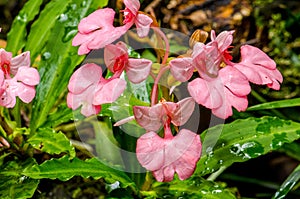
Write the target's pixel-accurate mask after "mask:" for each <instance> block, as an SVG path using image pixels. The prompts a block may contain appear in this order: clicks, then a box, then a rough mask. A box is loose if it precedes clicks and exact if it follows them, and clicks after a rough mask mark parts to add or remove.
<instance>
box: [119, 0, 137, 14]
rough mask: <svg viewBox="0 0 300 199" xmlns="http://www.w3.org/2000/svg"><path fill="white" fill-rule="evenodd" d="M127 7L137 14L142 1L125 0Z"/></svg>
mask: <svg viewBox="0 0 300 199" xmlns="http://www.w3.org/2000/svg"><path fill="white" fill-rule="evenodd" d="M123 2H124V4H125V7H126V8H128V9H129V10H130V11H131V13H132V14H133V15H134V16H136V15H137V14H138V11H139V9H140V1H139V0H124V1H123Z"/></svg>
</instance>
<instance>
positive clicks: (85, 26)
mask: <svg viewBox="0 0 300 199" xmlns="http://www.w3.org/2000/svg"><path fill="white" fill-rule="evenodd" d="M114 17H115V11H114V10H113V9H111V8H104V9H99V10H96V11H95V12H93V13H91V14H90V15H89V16H87V17H85V18H83V19H82V20H81V21H80V23H79V24H78V30H79V32H80V33H82V34H87V33H90V32H92V31H95V30H97V29H102V28H105V29H110V28H113V22H114Z"/></svg>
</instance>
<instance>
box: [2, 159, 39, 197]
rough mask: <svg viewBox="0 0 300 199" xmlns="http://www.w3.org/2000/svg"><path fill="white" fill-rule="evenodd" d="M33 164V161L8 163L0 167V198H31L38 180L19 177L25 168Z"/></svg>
mask: <svg viewBox="0 0 300 199" xmlns="http://www.w3.org/2000/svg"><path fill="white" fill-rule="evenodd" d="M34 164H35V161H34V160H33V159H27V160H26V161H20V160H15V161H9V162H7V163H6V164H5V165H2V166H1V167H0V169H1V170H0V197H1V198H5V199H9V198H20V199H23V198H31V197H32V195H33V194H34V192H35V190H36V188H37V186H38V184H39V180H37V179H32V178H28V177H26V176H24V175H21V174H20V173H21V171H22V170H23V169H24V168H26V167H31V166H33V165H34Z"/></svg>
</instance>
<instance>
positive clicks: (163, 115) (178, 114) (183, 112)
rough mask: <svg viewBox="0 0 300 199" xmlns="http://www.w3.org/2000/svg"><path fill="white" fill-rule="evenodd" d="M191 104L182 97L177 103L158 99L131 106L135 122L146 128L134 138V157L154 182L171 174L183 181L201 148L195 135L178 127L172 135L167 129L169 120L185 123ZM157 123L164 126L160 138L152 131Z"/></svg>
mask: <svg viewBox="0 0 300 199" xmlns="http://www.w3.org/2000/svg"><path fill="white" fill-rule="evenodd" d="M194 106H195V103H194V100H193V99H192V98H185V99H183V100H181V101H179V102H178V103H174V102H165V101H162V102H160V103H158V104H156V105H154V106H152V107H142V106H135V107H133V112H134V117H135V119H136V121H137V122H138V124H140V125H141V126H142V127H143V128H145V129H146V130H147V131H148V132H147V133H146V134H144V135H143V136H141V137H140V138H139V139H138V140H137V146H136V153H137V158H138V160H139V162H140V163H141V165H142V166H143V167H145V168H146V169H147V170H150V171H152V173H153V175H154V177H155V178H156V180H158V181H161V182H168V181H171V180H172V179H173V176H174V174H175V173H177V174H178V177H179V179H181V180H184V179H186V178H188V177H190V176H191V175H192V174H193V172H194V170H195V167H196V163H197V161H198V160H199V158H200V155H201V147H202V145H201V141H200V137H199V135H197V134H195V133H193V132H192V131H190V130H187V129H182V130H180V131H179V132H178V134H177V135H176V136H173V135H172V132H171V128H170V124H171V123H173V124H174V125H175V126H181V125H183V124H185V123H186V122H187V120H188V119H189V118H190V116H191V114H192V112H193V110H194ZM161 126H163V127H164V137H163V138H162V137H160V136H158V135H157V133H156V132H155V131H157V130H159V129H160V127H161Z"/></svg>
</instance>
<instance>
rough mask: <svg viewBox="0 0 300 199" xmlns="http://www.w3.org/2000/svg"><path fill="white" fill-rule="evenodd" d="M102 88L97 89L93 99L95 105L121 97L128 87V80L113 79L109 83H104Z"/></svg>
mask: <svg viewBox="0 0 300 199" xmlns="http://www.w3.org/2000/svg"><path fill="white" fill-rule="evenodd" d="M99 88H100V89H99V90H97V91H96V93H95V97H94V100H93V104H94V105H100V104H106V103H112V102H114V101H116V100H117V99H118V97H120V95H121V94H122V93H123V91H124V90H125V88H126V81H125V80H123V79H119V78H116V79H112V80H109V81H108V82H107V83H105V84H102V83H101V87H99Z"/></svg>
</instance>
